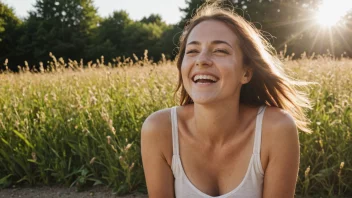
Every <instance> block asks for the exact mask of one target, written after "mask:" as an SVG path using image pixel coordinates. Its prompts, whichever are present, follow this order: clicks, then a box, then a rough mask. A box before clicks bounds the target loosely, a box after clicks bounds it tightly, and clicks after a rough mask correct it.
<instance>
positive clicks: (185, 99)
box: [175, 3, 310, 132]
mask: <svg viewBox="0 0 352 198" xmlns="http://www.w3.org/2000/svg"><path fill="white" fill-rule="evenodd" d="M207 20H216V21H220V22H223V23H224V24H226V25H227V26H228V27H229V28H230V29H231V30H232V31H233V32H234V33H235V34H236V36H237V38H238V40H239V45H240V49H241V50H242V52H243V63H244V65H246V66H247V67H249V68H250V69H252V71H253V76H252V79H251V81H250V82H249V83H247V84H244V85H242V87H241V91H240V103H242V104H246V105H251V106H260V105H264V104H265V105H268V106H274V107H278V108H281V109H284V110H286V111H288V112H289V113H290V114H291V115H292V116H293V118H294V119H295V121H296V124H297V127H298V128H299V129H300V130H302V131H305V132H310V129H309V128H308V126H307V125H308V119H307V118H306V116H305V114H304V111H303V109H304V108H310V104H309V100H308V99H307V97H306V96H305V95H304V94H303V93H302V92H300V91H298V90H297V86H301V85H306V84H308V83H304V82H298V81H294V80H293V79H291V78H289V77H288V76H287V75H285V74H284V72H283V70H282V68H281V65H282V63H281V61H280V60H279V59H278V58H277V57H276V52H275V49H274V48H273V47H272V46H271V45H270V43H269V42H268V41H266V40H265V39H264V37H263V36H262V34H261V33H260V31H259V30H258V29H256V28H255V27H254V26H253V25H252V24H250V23H248V22H247V21H246V20H245V19H243V18H242V17H241V16H239V15H237V14H235V13H234V12H233V11H230V10H227V9H224V8H221V7H220V6H219V5H218V4H216V3H212V4H204V5H203V6H202V7H201V8H199V9H198V10H197V12H196V14H195V16H194V17H193V18H192V19H191V20H190V21H189V23H188V25H186V26H185V28H184V31H183V33H182V35H181V37H180V48H179V52H178V56H177V68H178V71H179V80H178V85H177V89H176V93H177V92H178V91H179V90H181V93H180V94H181V95H180V105H186V104H192V103H193V101H192V98H191V97H190V96H189V94H188V93H187V92H186V90H185V88H184V86H183V83H182V75H181V65H182V61H183V58H184V54H185V48H186V42H187V39H188V36H189V34H190V32H191V31H192V30H193V28H194V27H195V26H197V25H198V24H199V23H201V22H203V21H207ZM176 93H175V95H176Z"/></svg>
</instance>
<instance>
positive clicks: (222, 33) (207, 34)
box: [187, 20, 238, 45]
mask: <svg viewBox="0 0 352 198" xmlns="http://www.w3.org/2000/svg"><path fill="white" fill-rule="evenodd" d="M214 40H223V41H226V42H228V43H229V44H231V45H235V44H237V43H238V42H237V37H236V35H235V33H234V32H233V31H232V30H231V29H230V28H229V27H228V26H227V25H226V24H225V23H223V22H220V21H216V20H207V21H202V22H200V23H199V24H198V25H196V26H195V27H194V28H193V29H192V31H191V33H190V34H189V36H188V39H187V43H189V42H192V41H199V42H201V43H202V42H211V41H214Z"/></svg>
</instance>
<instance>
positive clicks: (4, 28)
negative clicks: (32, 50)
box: [0, 1, 22, 64]
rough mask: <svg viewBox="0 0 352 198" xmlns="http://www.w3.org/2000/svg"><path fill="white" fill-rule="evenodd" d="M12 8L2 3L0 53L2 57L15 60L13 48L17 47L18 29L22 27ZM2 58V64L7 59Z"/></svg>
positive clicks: (0, 3) (0, 13)
mask: <svg viewBox="0 0 352 198" xmlns="http://www.w3.org/2000/svg"><path fill="white" fill-rule="evenodd" d="M21 23H22V22H21V20H20V19H18V18H17V17H16V16H15V14H14V11H13V9H12V8H9V7H8V6H7V5H6V4H4V3H2V2H1V1H0V51H1V56H4V57H7V58H14V57H15V56H16V55H15V54H14V51H13V46H16V45H17V40H18V38H19V36H20V35H19V34H18V29H19V26H20V25H21ZM4 57H0V63H1V64H2V63H4V62H5V58H4Z"/></svg>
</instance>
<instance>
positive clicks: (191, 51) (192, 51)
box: [186, 50, 198, 54]
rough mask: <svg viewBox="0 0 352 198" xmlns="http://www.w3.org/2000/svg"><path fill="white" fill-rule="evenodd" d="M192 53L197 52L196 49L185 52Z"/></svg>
mask: <svg viewBox="0 0 352 198" xmlns="http://www.w3.org/2000/svg"><path fill="white" fill-rule="evenodd" d="M193 53H198V51H197V50H189V51H187V52H186V54H193Z"/></svg>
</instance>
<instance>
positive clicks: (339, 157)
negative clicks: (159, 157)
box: [0, 54, 352, 197]
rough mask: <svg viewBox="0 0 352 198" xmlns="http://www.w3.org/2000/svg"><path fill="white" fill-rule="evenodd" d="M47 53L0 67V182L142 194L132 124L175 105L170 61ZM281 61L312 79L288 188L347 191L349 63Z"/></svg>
mask: <svg viewBox="0 0 352 198" xmlns="http://www.w3.org/2000/svg"><path fill="white" fill-rule="evenodd" d="M51 58H52V60H51V61H50V62H49V63H46V64H47V65H48V68H47V69H44V67H43V65H41V67H40V68H39V69H38V70H37V71H30V69H29V67H28V64H25V66H23V67H22V68H21V72H20V73H16V74H15V73H11V72H9V71H6V66H7V63H5V64H4V65H1V66H0V68H1V69H5V71H3V72H2V73H0V188H6V187H11V186H13V185H16V186H38V185H39V186H40V185H45V186H47V185H63V186H67V187H70V186H71V187H77V189H78V190H84V189H87V188H90V187H91V186H97V185H103V186H107V187H109V188H111V189H112V190H113V191H114V192H115V193H116V194H118V195H122V194H129V193H132V192H136V191H138V192H142V193H146V185H145V179H144V173H143V168H142V163H141V156H140V129H141V125H142V123H143V121H144V120H145V118H146V117H147V116H148V115H149V114H150V113H152V112H153V111H156V110H158V109H162V108H167V107H171V106H174V105H177V100H175V99H174V97H173V92H174V89H175V87H176V82H177V79H178V77H177V69H176V64H175V62H171V61H167V60H165V59H163V60H162V61H160V62H158V63H152V62H151V61H149V60H148V58H147V55H145V57H142V58H138V57H136V56H135V57H134V58H133V59H131V58H127V59H124V60H123V59H122V58H116V59H115V60H114V61H113V62H112V63H105V62H104V58H103V57H102V58H101V59H100V60H97V61H96V62H95V63H92V62H89V63H83V61H72V60H69V61H68V62H65V61H64V60H63V59H56V58H55V56H53V55H51ZM281 59H282V61H283V62H284V65H285V67H284V69H285V70H286V71H287V73H288V74H289V75H290V76H293V77H295V78H296V79H299V80H304V81H309V82H315V83H316V84H312V85H309V86H308V87H306V88H305V89H304V90H305V91H306V93H307V94H308V96H309V98H310V99H311V101H312V104H313V105H312V109H309V110H307V112H306V113H307V115H308V117H309V119H310V121H311V124H310V128H311V130H312V133H311V134H308V133H303V132H300V148H301V156H300V160H301V161H300V171H299V178H298V181H297V187H296V194H297V195H298V197H348V196H352V137H351V132H352V109H351V104H352V86H351V84H352V82H351V80H352V60H351V59H348V58H344V57H339V59H336V58H334V57H332V56H328V55H326V56H311V57H307V56H306V55H304V54H303V55H302V56H301V57H300V58H299V59H295V60H292V57H290V56H287V57H281Z"/></svg>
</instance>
